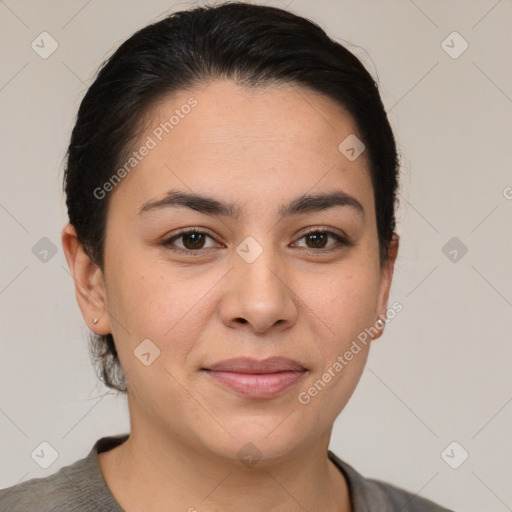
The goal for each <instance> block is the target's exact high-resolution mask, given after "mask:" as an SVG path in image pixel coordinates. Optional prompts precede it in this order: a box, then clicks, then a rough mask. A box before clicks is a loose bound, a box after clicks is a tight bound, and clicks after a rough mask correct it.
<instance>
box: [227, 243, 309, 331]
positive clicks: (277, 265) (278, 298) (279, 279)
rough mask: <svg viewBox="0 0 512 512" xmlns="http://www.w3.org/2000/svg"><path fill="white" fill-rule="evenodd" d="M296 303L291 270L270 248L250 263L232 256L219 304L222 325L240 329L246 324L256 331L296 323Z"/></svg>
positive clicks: (285, 327) (269, 329) (282, 327)
mask: <svg viewBox="0 0 512 512" xmlns="http://www.w3.org/2000/svg"><path fill="white" fill-rule="evenodd" d="M298 304H299V298H298V297H297V296H296V295H295V294H294V292H293V290H292V283H290V270H289V269H288V270H287V267H286V263H285V262H283V261H281V262H279V261H278V257H277V255H276V254H274V252H273V251H272V250H271V249H265V250H263V252H262V253H261V254H260V255H259V256H258V257H257V258H256V260H255V261H252V262H251V263H248V262H247V261H245V260H244V259H243V258H242V257H239V255H238V254H236V255H235V256H234V268H233V270H232V271H231V272H229V273H228V275H227V280H226V282H225V293H224V297H223V300H222V304H221V317H222V321H223V322H224V324H225V325H227V326H228V327H231V328H240V324H245V325H246V328H247V329H251V330H252V331H253V332H254V333H257V334H263V333H268V332H276V331H282V330H284V329H288V328H290V327H291V326H292V325H294V324H295V323H296V321H297V317H298V309H299V308H298Z"/></svg>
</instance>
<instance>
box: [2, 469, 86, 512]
mask: <svg viewBox="0 0 512 512" xmlns="http://www.w3.org/2000/svg"><path fill="white" fill-rule="evenodd" d="M83 462H84V459H82V460H80V461H77V462H75V464H73V465H71V466H66V467H64V468H61V469H60V470H59V471H58V472H57V473H54V474H53V475H50V476H47V477H44V478H32V479H31V480H28V481H26V482H22V483H20V484H17V485H14V486H12V487H7V488H6V489H1V490H0V510H2V512H29V511H33V512H54V511H57V510H69V511H70V512H71V511H75V510H76V511H78V510H81V509H79V508H76V503H77V502H78V501H79V500H80V496H79V489H78V488H77V487H76V486H75V485H74V482H73V478H72V476H71V475H73V474H75V475H76V470H79V473H80V474H83V473H84V472H83V470H82V471H80V469H81V468H82V466H83ZM82 469H83V468H82ZM70 470H71V471H70ZM73 470H74V471H73ZM70 473H71V474H70Z"/></svg>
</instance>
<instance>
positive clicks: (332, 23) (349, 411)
mask: <svg viewBox="0 0 512 512" xmlns="http://www.w3.org/2000/svg"><path fill="white" fill-rule="evenodd" d="M212 3H215V2H212ZM267 4H269V5H275V6H279V7H286V6H288V9H290V10H292V11H294V12H296V13H297V14H300V15H303V16H306V17H309V18H310V19H312V20H313V21H316V22H317V23H319V24H320V25H321V26H322V27H323V28H324V29H325V30H326V31H327V32H328V33H329V35H330V36H331V37H333V38H335V39H337V40H338V41H339V42H342V43H344V42H348V43H350V44H349V48H350V49H351V50H352V51H353V52H354V53H355V54H356V55H357V56H358V57H360V58H361V59H362V60H363V62H364V63H365V65H366V66H367V68H368V69H369V71H370V72H371V73H372V75H373V76H374V77H375V78H376V79H377V80H378V83H379V86H380V90H381V94H382V97H383V101H384V104H385V106H386V109H387V111H388V115H389V119H390V122H391V123H392V126H393V129H394V130H395V134H396V137H397V140H398V143H399V149H400V152H401V154H402V177H401V187H400V194H399V200H400V208H399V212H398V233H399V234H400V236H401V245H400V253H399V257H398V260H397V264H396V269H395V276H394V282H393V286H392V289H391V297H390V304H392V303H393V302H394V301H399V302H400V303H401V304H403V311H402V312H400V313H399V315H397V317H396V318H395V319H394V320H393V321H392V322H390V323H389V324H388V325H387V327H386V331H385V334H384V336H383V337H382V338H380V339H379V340H378V341H377V342H375V343H374V344H373V345H372V349H371V351H370V357H369V360H368V364H367V367H366V369H365V372H364V374H363V376H362V378H361V381H360V383H359V386H358V388H357V389H356V391H355V393H354V395H353V397H352V399H351V401H350V402H349V404H348V406H347V407H346V408H345V410H344V411H343V412H342V413H341V415H340V416H339V418H338V419H337V421H336V423H335V428H334V432H333V436H332V442H331V449H332V450H333V451H334V452H335V453H336V454H337V455H339V456H340V457H341V458H343V459H344V460H345V461H347V462H348V463H349V464H351V465H353V466H354V467H355V468H356V469H357V470H358V471H359V472H361V473H362V474H363V475H364V476H367V477H372V478H378V479H381V480H385V481H387V482H390V483H393V484H395V485H398V486H400V487H402V488H405V489H408V490H409V491H412V492H414V493H418V494H420V495H421V496H425V497H427V498H430V499H432V500H434V501H437V502H439V503H441V504H443V505H444V506H447V507H449V508H453V509H454V510H464V511H466V512H475V511H480V510H486V511H496V512H502V511H503V512H505V511H507V510H512V494H511V485H510V483H511V482H512V457H511V451H512V447H511V443H512V440H511V435H510V434H511V431H512V429H511V423H512V422H511V417H512V403H511V400H512V398H511V397H512V389H511V382H510V380H511V379H510V375H511V371H510V370H511V349H510V347H511V343H510V342H511V336H510V333H511V317H512V315H511V311H512V279H511V261H512V260H511V254H512V251H511V236H510V234H511V229H510V228H511V221H512V215H511V209H512V200H511V198H512V188H511V187H512V176H511V174H510V169H511V151H510V147H511V123H510V119H511V118H510V112H511V104H512V100H511V97H512V92H511V90H512V88H511V66H510V62H512V60H511V30H510V27H511V26H512V5H511V3H510V1H507V0H502V1H496V0H481V1H476V0H473V1H471V2H468V1H463V0H461V1H447V2H439V1H425V0H423V1H421V0H415V1H412V0H397V1H389V0H388V1H382V0H379V1H377V0H375V1H369V0H365V1H358V2H354V1H348V0H347V1H334V0H324V1H319V0H315V1H314V2H313V1H306V0H293V1H291V2H290V0H286V1H283V2H279V1H269V2H267ZM192 5H197V3H192V2H180V3H175V2H172V1H145V2H142V1H126V0H124V1H112V0H108V1H105V0H104V1H102V2H99V1H97V0H96V1H86V0H81V1H74V0H72V1H70V0H68V1H35V0H33V1H26V0H20V1H14V0H5V1H2V2H0V20H1V21H0V23H1V26H0V40H1V41H0V48H1V50H0V51H1V79H0V107H1V120H2V122H1V132H0V140H1V143H2V152H1V155H2V162H1V166H0V169H1V189H0V222H1V228H2V253H1V254H2V261H1V271H0V305H1V322H0V325H1V333H2V336H1V385H0V389H1V394H0V432H1V437H0V449H1V468H0V487H2V488H4V487H8V486H11V485H14V484H16V483H18V482H20V481H26V480H28V479H30V478H34V477H41V476H46V475H49V474H51V473H54V472H55V471H57V470H58V469H59V468H60V467H62V466H65V465H68V464H71V463H72V462H74V461H76V460H78V459H80V458H83V457H85V455H87V453H88V452H89V450H90V449H91V447H92V445H93V443H94V442H95V441H96V440H97V439H98V438H100V437H102V436H106V435H113V434H118V433H122V432H128V431H129V422H128V414H127V408H126V401H125V398H121V397H118V396H117V395H116V394H115V393H109V392H108V391H109V390H107V389H106V388H105V387H103V386H102V385H101V384H99V383H98V380H97V378H96V375H95V373H94V370H93V368H92V366H91V363H90V360H89V355H88V350H87V338H86V334H87V332H88V331H87V327H86V326H85V324H84V322H83V319H82V316H81V313H80V311H79V309H78V306H77V304H76V300H75V295H74V289H73V283H72V280H71V277H70V275H69V273H68V269H67V264H66V261H65V258H64V254H63V252H62V246H61V243H60V232H61V230H62V228H63V226H64V225H65V223H66V222H67V214H66V209H65V203H64V196H63V194H62V172H63V159H64V154H65V151H66V147H67V144H68V142H69V137H70V133H71V130H72V127H73V122H74V118H75V115H76V111H77V109H78V106H79V103H80V100H81V98H82V97H83V95H84V93H85V91H86V89H87V87H88V86H89V85H90V84H91V81H92V78H93V76H94V73H95V71H96V69H97V67H98V66H99V64H100V63H101V62H102V61H103V60H104V59H105V58H106V57H108V56H109V55H110V54H111V53H112V52H113V51H114V50H115V49H116V48H117V46H118V45H119V44H120V43H121V42H123V41H124V40H125V39H126V38H127V37H129V36H130V35H131V34H132V33H133V32H135V31H136V30H137V29H139V28H141V27H143V26H144V25H146V24H148V23H149V22H150V21H153V20H157V19H161V18H162V17H163V16H165V13H166V12H172V11H175V10H180V9H184V8H187V7H188V6H192ZM42 32H48V33H49V34H50V35H51V37H52V38H53V39H55V41H56V42H57V44H58V48H57V49H56V50H55V51H54V53H53V54H52V55H50V56H49V57H48V58H45V59H44V58H42V57H41V56H40V55H39V54H38V53H37V52H36V51H34V49H33V48H32V46H31V43H32V42H33V41H34V40H36V41H37V38H38V37H39V35H40V34H41V33H42ZM454 32H457V34H453V33H454ZM45 37H46V36H45ZM443 41H444V42H443ZM466 44H467V45H468V46H467V48H466V49H465V51H462V50H464V48H465V47H466ZM461 52H462V53H461ZM45 238H47V239H48V240H43V241H41V239H45ZM454 238H455V239H454ZM48 242H50V244H49V243H48ZM37 244H46V245H45V247H52V244H53V245H54V246H55V249H54V252H55V254H52V253H51V251H50V253H48V259H47V261H41V259H40V258H39V257H37V248H38V247H40V246H38V245H37ZM446 244H448V245H446ZM34 247H35V249H34ZM454 251H455V252H454ZM43 441H46V442H48V443H50V444H51V445H52V446H53V447H54V448H55V450H56V451H57V453H58V457H57V459H56V460H55V462H54V463H53V464H52V465H51V466H50V467H49V468H47V469H43V468H40V467H39V466H38V465H37V464H36V463H35V462H34V460H33V459H32V457H31V453H32V452H33V451H34V449H36V448H37V447H38V446H39V445H40V443H41V442H43ZM454 441H455V442H456V443H457V444H455V445H453V444H451V443H453V442H454ZM449 445H451V446H449ZM447 447H448V450H447V451H445V449H446V448H447ZM452 450H453V451H452ZM464 452H467V453H468V455H469V456H468V458H467V460H465V461H464V462H463V463H462V464H461V465H460V466H459V467H458V468H457V469H454V468H452V467H451V466H450V465H449V464H448V463H447V460H449V462H450V463H451V464H452V465H457V464H458V463H459V462H460V460H461V459H462V458H463V454H464ZM443 453H444V456H443V455H442V454H443ZM447 454H448V458H447Z"/></svg>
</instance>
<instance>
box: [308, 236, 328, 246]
mask: <svg viewBox="0 0 512 512" xmlns="http://www.w3.org/2000/svg"><path fill="white" fill-rule="evenodd" d="M308 236H309V237H310V238H309V239H310V240H311V239H313V244H314V246H315V247H317V244H318V243H320V245H321V246H322V247H323V244H322V242H324V241H325V238H326V236H325V233H320V234H318V233H312V234H310V235H308ZM319 239H320V240H319Z"/></svg>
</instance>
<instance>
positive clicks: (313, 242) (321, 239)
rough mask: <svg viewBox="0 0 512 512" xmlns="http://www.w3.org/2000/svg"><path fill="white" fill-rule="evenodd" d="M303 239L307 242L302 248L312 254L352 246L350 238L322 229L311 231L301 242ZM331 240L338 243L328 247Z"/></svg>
mask: <svg viewBox="0 0 512 512" xmlns="http://www.w3.org/2000/svg"><path fill="white" fill-rule="evenodd" d="M303 239H304V240H305V242H306V245H305V246H302V247H304V248H305V249H307V250H309V251H312V252H322V251H328V250H330V249H336V248H338V249H339V248H340V247H343V246H350V245H352V243H351V242H350V241H349V240H348V238H345V237H343V236H341V235H338V234H337V233H333V232H332V231H327V230H320V229H316V230H312V231H309V232H308V233H306V234H305V235H303V236H302V237H301V238H300V239H299V240H303ZM329 239H334V240H335V242H337V243H332V244H330V245H327V244H328V240H329Z"/></svg>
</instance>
